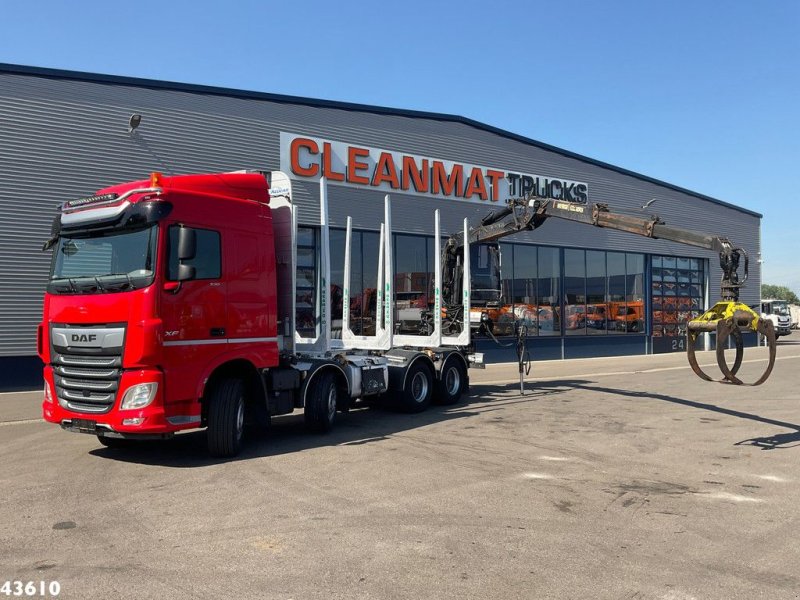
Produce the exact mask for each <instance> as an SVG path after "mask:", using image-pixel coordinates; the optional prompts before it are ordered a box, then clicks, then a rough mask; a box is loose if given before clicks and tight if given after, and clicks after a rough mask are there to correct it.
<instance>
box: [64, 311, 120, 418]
mask: <svg viewBox="0 0 800 600" xmlns="http://www.w3.org/2000/svg"><path fill="white" fill-rule="evenodd" d="M87 332H89V333H87ZM124 332H125V329H124V327H114V328H110V327H108V326H97V327H79V326H73V327H70V326H68V325H67V326H54V327H53V328H52V329H51V338H50V339H51V340H52V350H51V358H52V367H53V377H54V380H55V387H56V396H57V397H58V401H59V403H60V404H61V405H62V406H64V407H66V408H69V409H70V410H74V411H77V412H84V413H105V412H108V411H109V410H111V408H112V407H113V406H114V400H115V399H116V397H117V390H118V389H119V381H120V377H121V376H122V353H123V349H124V344H123V339H124ZM87 340H88V341H87Z"/></svg>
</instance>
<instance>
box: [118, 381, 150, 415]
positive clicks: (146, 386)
mask: <svg viewBox="0 0 800 600" xmlns="http://www.w3.org/2000/svg"><path fill="white" fill-rule="evenodd" d="M156 391H158V384H157V383H139V384H137V385H134V386H133V387H131V388H128V391H127V392H125V395H124V396H123V397H122V404H121V405H120V407H119V408H120V410H133V409H136V408H144V407H145V406H147V405H148V404H150V403H151V402H152V401H153V399H154V398H155V397H156Z"/></svg>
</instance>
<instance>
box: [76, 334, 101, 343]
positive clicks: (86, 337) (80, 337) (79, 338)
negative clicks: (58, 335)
mask: <svg viewBox="0 0 800 600" xmlns="http://www.w3.org/2000/svg"><path fill="white" fill-rule="evenodd" d="M96 340H97V335H95V334H94V333H73V334H72V341H73V342H94V341H96Z"/></svg>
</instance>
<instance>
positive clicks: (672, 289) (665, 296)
mask: <svg viewBox="0 0 800 600" xmlns="http://www.w3.org/2000/svg"><path fill="white" fill-rule="evenodd" d="M652 264H653V265H654V266H655V265H660V264H661V265H664V267H667V266H669V267H670V269H671V268H672V267H673V266H674V267H675V269H674V270H673V271H672V272H671V274H670V275H671V276H670V280H669V281H667V280H666V279H665V280H664V282H663V283H660V284H658V285H656V281H655V271H656V269H655V268H654V269H653V271H654V276H653V279H654V281H653V286H652V288H651V292H650V293H651V303H652V306H653V323H652V328H651V331H652V335H653V338H657V339H654V341H653V349H654V351H655V352H669V351H673V350H677V349H683V348H684V346H683V345H682V344H680V343H673V342H674V341H675V338H676V337H682V336H683V335H684V333H685V328H686V323H687V321H689V320H691V319H693V318H696V317H698V316H699V315H700V313H701V309H702V306H703V304H704V298H705V296H704V292H705V285H704V281H705V279H704V273H703V267H704V264H705V261H704V260H701V259H697V258H681V257H674V256H654V257H653V258H652Z"/></svg>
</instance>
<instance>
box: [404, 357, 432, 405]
mask: <svg viewBox="0 0 800 600" xmlns="http://www.w3.org/2000/svg"><path fill="white" fill-rule="evenodd" d="M432 397H433V373H431V370H430V369H429V368H428V366H427V365H426V364H425V363H423V362H422V361H419V360H418V361H417V362H415V363H414V364H412V365H411V367H409V369H408V371H407V372H406V378H405V385H404V387H403V389H402V391H400V392H399V397H398V400H399V405H400V410H402V411H403V412H407V413H418V412H422V411H423V410H425V409H426V408H428V406H429V405H430V403H431V398H432Z"/></svg>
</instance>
